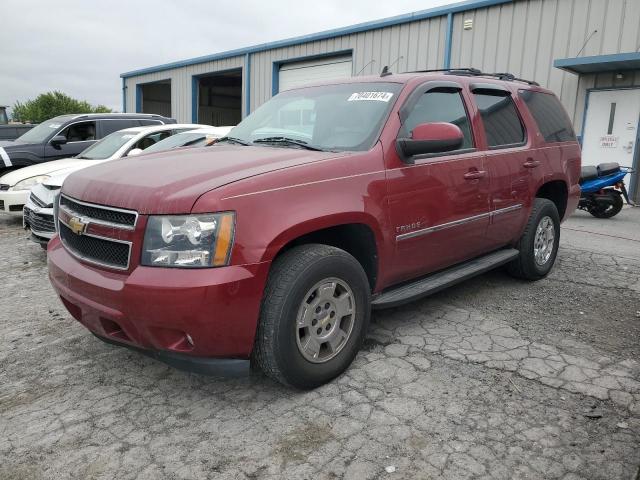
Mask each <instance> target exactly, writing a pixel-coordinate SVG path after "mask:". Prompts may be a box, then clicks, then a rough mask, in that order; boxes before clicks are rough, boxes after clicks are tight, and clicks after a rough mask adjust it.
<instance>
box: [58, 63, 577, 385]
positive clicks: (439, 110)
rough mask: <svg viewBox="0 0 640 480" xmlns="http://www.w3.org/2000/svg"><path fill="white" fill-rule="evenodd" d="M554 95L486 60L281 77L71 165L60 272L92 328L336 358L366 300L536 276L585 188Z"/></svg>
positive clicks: (199, 365)
mask: <svg viewBox="0 0 640 480" xmlns="http://www.w3.org/2000/svg"><path fill="white" fill-rule="evenodd" d="M579 176H580V147H579V145H578V143H577V142H576V138H575V135H574V133H573V130H572V127H571V123H570V121H569V118H568V117H567V115H566V113H565V112H564V110H563V108H562V107H561V105H560V103H559V101H558V100H557V98H556V97H555V96H554V95H553V93H551V92H550V91H548V90H545V89H543V88H540V87H539V86H537V85H536V84H535V83H534V82H526V81H523V80H519V79H516V78H514V77H513V76H511V75H508V74H499V75H498V74H493V75H488V74H482V73H480V72H477V71H475V70H471V69H469V70H459V71H448V72H446V71H445V72H439V73H438V72H436V73H432V72H431V73H426V72H418V73H406V74H386V75H381V76H380V77H358V78H352V79H348V80H339V81H335V82H332V83H325V84H321V85H315V86H308V87H304V88H297V89H294V90H289V91H286V92H283V93H281V94H279V95H277V96H275V97H274V98H273V99H271V100H270V101H268V102H267V103H265V104H264V105H262V106H261V107H260V108H258V109H257V110H256V111H255V112H254V113H253V114H251V115H250V116H249V117H247V118H246V119H245V120H244V121H243V122H242V123H240V124H239V125H238V126H237V127H235V128H234V129H233V130H232V132H231V133H230V135H229V137H227V138H225V139H224V140H223V141H221V142H219V143H218V144H215V145H213V146H210V147H205V148H197V149H190V150H186V151H182V152H179V153H175V152H167V153H161V154H158V155H149V156H148V157H144V158H139V159H137V160H136V161H135V162H131V161H127V160H124V161H119V160H116V161H113V162H108V163H105V164H102V165H99V166H95V167H92V168H88V169H85V170H82V171H79V172H77V173H74V174H72V175H71V176H70V177H69V178H68V179H67V180H66V181H65V183H64V186H63V188H62V193H61V196H60V198H59V202H58V206H57V220H58V231H59V235H58V236H56V237H55V238H54V239H53V241H51V242H50V243H49V248H48V264H49V272H50V278H51V282H52V284H53V286H54V288H55V290H56V291H57V293H58V294H59V296H60V298H61V299H62V302H63V303H64V305H65V306H66V308H67V309H68V310H69V312H70V313H71V315H72V316H73V317H74V318H75V319H76V320H78V321H79V322H81V323H82V324H83V325H84V326H85V327H86V328H88V329H89V330H90V331H91V332H93V333H94V334H95V335H96V336H98V337H99V338H101V339H103V340H105V341H107V342H110V343H115V344H118V345H123V346H128V347H130V348H134V349H138V350H140V351H141V352H143V353H146V354H149V355H152V356H154V357H156V358H158V359H160V360H163V361H165V362H167V363H169V364H171V365H174V366H176V367H179V368H187V369H191V370H192V371H200V372H208V373H215V374H219V373H225V374H240V373H245V372H248V371H249V365H250V362H253V363H254V364H255V365H257V366H259V367H260V368H261V369H262V370H263V371H264V372H265V373H266V374H267V375H268V376H270V377H272V378H274V379H276V380H278V381H281V382H283V383H285V384H288V385H291V386H294V387H297V388H313V387H316V386H318V385H321V384H323V383H325V382H327V381H329V380H331V379H332V378H334V377H336V376H337V375H339V374H340V373H341V372H343V371H344V370H345V369H346V368H347V367H348V366H349V364H350V363H351V361H352V360H353V358H354V357H355V355H356V354H357V352H358V349H359V347H360V345H361V344H362V341H363V339H364V337H365V335H366V332H367V326H368V322H369V317H370V311H371V309H372V308H384V307H391V306H396V305H400V304H402V303H404V302H408V301H411V300H414V299H417V298H420V297H423V296H426V295H428V294H430V293H433V292H435V291H438V290H440V289H442V288H445V287H447V286H449V285H452V284H454V283H456V282H459V281H461V280H464V279H466V278H469V277H471V276H473V275H477V274H480V273H482V272H485V271H487V270H489V269H491V268H494V267H498V266H501V265H505V266H507V269H508V271H509V272H510V273H511V274H513V275H515V276H517V277H520V278H524V279H529V280H536V279H540V278H543V277H545V276H546V275H547V274H548V273H549V271H550V269H551V268H552V266H553V264H554V261H555V258H556V254H557V251H558V242H559V238H560V222H561V220H562V219H563V218H566V217H567V216H568V215H569V214H571V212H573V210H574V209H575V207H576V204H577V202H578V198H579V192H580V189H579V186H578V181H579Z"/></svg>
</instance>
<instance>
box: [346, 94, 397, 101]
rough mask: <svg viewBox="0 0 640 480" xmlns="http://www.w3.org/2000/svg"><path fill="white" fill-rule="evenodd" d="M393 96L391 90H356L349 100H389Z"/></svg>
mask: <svg viewBox="0 0 640 480" xmlns="http://www.w3.org/2000/svg"><path fill="white" fill-rule="evenodd" d="M391 97H393V93H391V92H356V93H352V94H351V96H350V97H349V99H348V100H347V102H361V101H364V100H370V101H374V102H388V101H389V100H391Z"/></svg>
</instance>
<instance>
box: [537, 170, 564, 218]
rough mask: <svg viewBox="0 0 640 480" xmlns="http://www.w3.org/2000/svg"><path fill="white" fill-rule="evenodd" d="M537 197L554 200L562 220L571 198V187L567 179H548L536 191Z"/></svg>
mask: <svg viewBox="0 0 640 480" xmlns="http://www.w3.org/2000/svg"><path fill="white" fill-rule="evenodd" d="M535 196H536V198H546V199H547V200H550V201H552V202H553V203H554V204H555V206H556V208H557V209H558V215H559V216H560V220H561V221H562V220H564V216H565V214H566V212H567V202H568V200H569V188H568V186H567V182H566V181H565V180H559V179H558V180H548V181H546V182H544V183H543V184H542V185H540V187H539V188H538V190H537V191H536V195H535Z"/></svg>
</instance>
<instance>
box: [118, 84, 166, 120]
mask: <svg viewBox="0 0 640 480" xmlns="http://www.w3.org/2000/svg"><path fill="white" fill-rule="evenodd" d="M163 82H169V86H171V79H170V78H165V79H162V80H154V81H152V82H141V83H136V111H135V113H144V112H143V111H142V100H143V99H142V87H144V86H145V85H151V84H153V83H163ZM124 90H125V87H124V86H123V100H122V102H123V108H124V109H125V111H126V107H127V103H126V98H125V97H124ZM171 93H173V92H171ZM169 104H170V105H171V116H173V98H172V95H170V96H169Z"/></svg>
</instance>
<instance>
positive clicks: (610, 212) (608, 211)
mask: <svg viewBox="0 0 640 480" xmlns="http://www.w3.org/2000/svg"><path fill="white" fill-rule="evenodd" d="M607 193H608V195H609V196H610V197H611V200H612V202H613V204H612V205H608V206H606V207H604V208H599V207H597V206H595V207H592V208H590V209H589V213H590V214H591V215H593V216H594V217H596V218H611V217H615V216H616V215H617V214H619V213H620V210H622V207H623V206H624V202H623V201H622V195H621V194H620V193H618V192H616V191H615V190H610V191H609V192H607Z"/></svg>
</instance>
